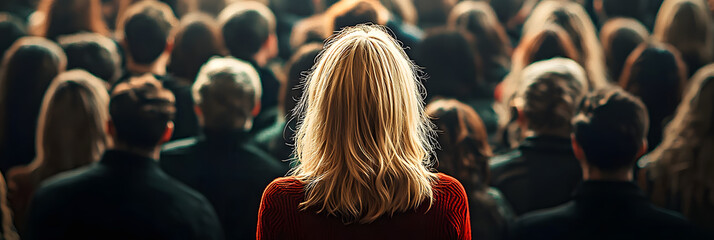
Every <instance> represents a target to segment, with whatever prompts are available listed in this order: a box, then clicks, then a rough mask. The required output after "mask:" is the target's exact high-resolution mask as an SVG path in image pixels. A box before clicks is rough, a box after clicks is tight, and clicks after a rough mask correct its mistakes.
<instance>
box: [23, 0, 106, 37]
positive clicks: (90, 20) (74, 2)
mask: <svg viewBox="0 0 714 240" xmlns="http://www.w3.org/2000/svg"><path fill="white" fill-rule="evenodd" d="M37 13H39V14H41V15H42V18H39V19H43V22H42V23H40V24H39V25H38V26H37V29H33V30H34V32H35V34H36V35H37V36H41V37H45V38H47V39H50V40H52V41H57V38H58V37H59V36H62V35H69V34H75V33H80V32H94V33H98V34H102V35H105V36H108V35H109V28H107V24H106V23H105V22H104V19H103V17H102V3H101V1H100V0H42V1H41V2H40V5H39V6H38V11H37Z"/></svg>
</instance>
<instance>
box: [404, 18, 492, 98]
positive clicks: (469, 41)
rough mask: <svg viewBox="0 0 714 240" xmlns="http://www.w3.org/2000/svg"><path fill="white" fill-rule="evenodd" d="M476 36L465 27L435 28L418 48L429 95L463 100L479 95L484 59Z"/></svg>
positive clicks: (417, 59) (418, 56)
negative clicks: (480, 54)
mask: <svg viewBox="0 0 714 240" xmlns="http://www.w3.org/2000/svg"><path fill="white" fill-rule="evenodd" d="M475 46H476V39H474V36H473V35H471V33H469V32H466V31H465V30H450V29H435V30H432V31H430V32H429V33H428V34H427V36H426V38H424V40H423V41H422V42H421V43H420V44H419V45H418V46H417V48H416V49H415V55H414V57H415V61H416V62H417V63H418V64H419V65H420V66H421V67H423V68H424V72H425V73H426V75H427V77H428V79H426V80H425V85H426V90H427V93H428V94H427V96H428V97H429V98H432V97H436V96H442V97H449V98H456V99H459V100H461V101H467V100H471V99H473V98H475V97H479V96H477V95H475V94H474V93H476V92H478V90H479V89H478V87H479V84H480V79H481V77H480V76H481V74H483V73H482V72H481V70H482V67H481V59H480V56H479V55H478V52H477V50H476V48H475Z"/></svg>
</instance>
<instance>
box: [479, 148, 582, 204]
mask: <svg viewBox="0 0 714 240" xmlns="http://www.w3.org/2000/svg"><path fill="white" fill-rule="evenodd" d="M582 177H583V175H582V170H581V169H580V163H578V160H577V159H576V158H575V155H574V154H573V149H572V147H571V145H570V139H569V138H559V137H551V136H537V137H529V138H526V140H525V141H523V142H522V143H521V145H520V146H519V147H518V149H517V150H514V151H512V152H510V153H507V154H504V155H500V156H496V157H494V158H492V159H491V185H492V186H494V187H496V188H498V189H499V190H501V192H502V193H503V195H504V196H505V197H506V199H508V201H509V202H510V203H511V206H512V207H513V210H514V211H515V212H516V215H523V214H524V213H527V212H531V211H534V210H539V209H545V208H551V207H555V206H558V205H560V204H563V203H565V202H567V201H568V200H570V197H571V196H572V194H573V191H574V190H575V188H576V187H577V186H578V183H580V181H581V179H582Z"/></svg>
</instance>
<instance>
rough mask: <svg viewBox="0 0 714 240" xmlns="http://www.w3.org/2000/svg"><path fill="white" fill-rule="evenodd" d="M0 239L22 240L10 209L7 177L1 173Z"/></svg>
mask: <svg viewBox="0 0 714 240" xmlns="http://www.w3.org/2000/svg"><path fill="white" fill-rule="evenodd" d="M0 239H4V240H18V239H20V236H19V235H17V232H16V231H15V226H14V225H13V224H12V210H10V208H9V207H8V203H7V189H6V185H5V177H4V176H3V175H2V173H0Z"/></svg>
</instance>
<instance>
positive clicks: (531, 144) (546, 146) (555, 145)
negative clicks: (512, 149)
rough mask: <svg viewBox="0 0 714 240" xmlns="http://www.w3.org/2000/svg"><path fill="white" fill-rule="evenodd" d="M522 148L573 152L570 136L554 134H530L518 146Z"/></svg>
mask: <svg viewBox="0 0 714 240" xmlns="http://www.w3.org/2000/svg"><path fill="white" fill-rule="evenodd" d="M518 148H519V149H521V150H524V149H539V150H546V151H555V152H566V153H567V152H573V147H572V145H571V142H570V138H564V137H556V136H532V137H527V138H526V139H525V140H523V142H522V143H521V144H520V146H519V147H518Z"/></svg>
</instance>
